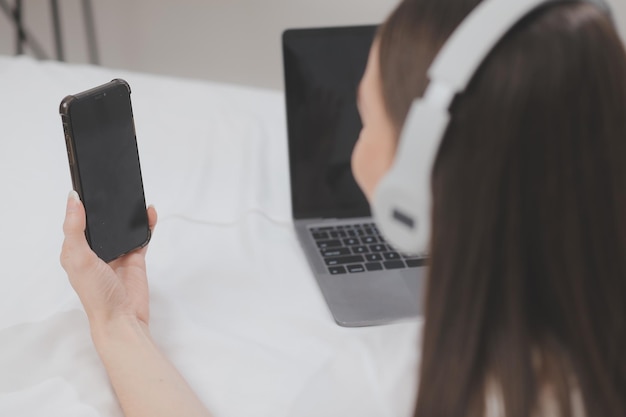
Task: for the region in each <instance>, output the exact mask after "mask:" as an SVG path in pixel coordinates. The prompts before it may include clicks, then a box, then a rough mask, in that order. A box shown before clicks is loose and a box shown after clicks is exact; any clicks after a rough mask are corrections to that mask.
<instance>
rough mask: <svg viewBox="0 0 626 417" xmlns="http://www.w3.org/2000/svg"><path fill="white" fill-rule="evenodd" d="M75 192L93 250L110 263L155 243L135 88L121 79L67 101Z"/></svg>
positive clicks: (64, 104) (67, 140) (67, 139)
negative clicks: (133, 96)
mask: <svg viewBox="0 0 626 417" xmlns="http://www.w3.org/2000/svg"><path fill="white" fill-rule="evenodd" d="M59 112H60V113H61V119H62V121H63V131H64V133H65V145H66V148H67V156H68V159H69V165H70V172H71V175H72V184H73V187H74V190H76V192H77V193H78V195H79V196H80V199H81V200H82V202H83V204H84V206H85V211H86V214H87V227H86V230H85V234H86V237H87V241H88V242H89V245H90V246H91V249H93V251H94V252H95V253H96V254H97V255H98V256H99V257H100V258H101V259H102V260H104V261H105V262H110V261H112V260H114V259H116V258H118V257H120V256H122V255H124V254H126V253H129V252H131V251H133V250H135V249H137V248H140V247H143V246H145V245H147V244H148V242H149V241H150V227H149V225H148V215H147V211H146V201H145V196H144V188H143V180H142V177H141V166H140V164H139V151H138V149H137V138H136V135H135V123H134V121H133V111H132V107H131V102H130V86H129V85H128V83H127V82H126V81H124V80H121V79H115V80H113V81H111V82H109V83H106V84H103V85H101V86H98V87H95V88H92V89H90V90H87V91H84V92H82V93H79V94H75V95H70V96H67V97H65V98H64V99H63V100H62V101H61V105H60V110H59Z"/></svg>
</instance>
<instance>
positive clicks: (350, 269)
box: [348, 264, 365, 274]
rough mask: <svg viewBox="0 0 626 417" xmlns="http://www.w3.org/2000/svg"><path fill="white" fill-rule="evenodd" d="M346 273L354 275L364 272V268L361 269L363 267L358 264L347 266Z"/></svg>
mask: <svg viewBox="0 0 626 417" xmlns="http://www.w3.org/2000/svg"><path fill="white" fill-rule="evenodd" d="M348 272H350V273H351V274H355V273H357V272H365V268H364V267H363V265H360V264H356V265H348Z"/></svg>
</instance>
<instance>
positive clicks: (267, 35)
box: [0, 0, 626, 89]
mask: <svg viewBox="0 0 626 417" xmlns="http://www.w3.org/2000/svg"><path fill="white" fill-rule="evenodd" d="M397 1H398V0H92V2H93V4H94V13H95V18H96V29H97V35H98V44H99V48H100V57H101V61H102V64H103V65H106V66H108V67H113V68H125V69H131V70H137V71H143V72H152V73H158V74H171V75H176V76H184V77H194V78H204V79H210V80H216V81H224V82H232V83H239V84H245V85H253V86H260V87H268V88H275V89H281V88H282V67H281V53H280V35H281V33H282V31H283V30H284V29H286V28H288V27H305V26H330V25H347V24H363V23H379V22H381V21H382V20H383V19H384V18H385V16H386V15H387V14H388V12H389V11H390V10H391V9H392V8H393V7H394V6H395V4H396V3H397ZM609 1H610V2H612V3H613V6H614V8H615V12H616V14H617V15H618V16H619V18H618V20H619V22H620V25H621V27H622V29H623V30H622V33H626V1H625V0H609ZM9 2H11V1H10V0H9ZM59 3H60V5H61V9H62V21H63V24H64V26H65V27H64V29H65V32H64V35H65V36H64V41H65V44H66V49H67V51H66V55H67V58H68V60H69V61H72V62H86V61H87V52H86V46H85V40H84V30H83V26H82V17H81V13H80V10H81V9H80V3H81V2H80V1H79V0H59ZM24 7H25V11H24V13H25V21H26V24H27V27H28V28H29V29H30V30H31V31H32V32H33V33H34V34H35V35H36V37H37V38H38V40H39V41H40V42H41V43H42V44H43V46H44V47H45V48H46V50H47V51H49V53H50V54H52V53H53V51H54V49H53V42H52V25H51V23H50V20H51V19H50V11H49V9H48V8H49V2H48V1H41V0H39V1H25V2H24ZM11 29H12V27H11V25H10V24H9V21H8V20H7V19H6V18H5V17H4V16H3V15H0V54H12V53H13V51H14V42H15V40H14V34H13V31H12V30H11Z"/></svg>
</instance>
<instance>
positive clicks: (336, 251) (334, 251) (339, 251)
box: [322, 248, 352, 257]
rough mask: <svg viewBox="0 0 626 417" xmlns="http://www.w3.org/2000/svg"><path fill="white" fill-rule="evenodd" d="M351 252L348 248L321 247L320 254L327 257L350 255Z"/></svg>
mask: <svg viewBox="0 0 626 417" xmlns="http://www.w3.org/2000/svg"><path fill="white" fill-rule="evenodd" d="M351 254H352V252H350V249H349V248H328V249H322V256H324V257H328V256H344V255H351Z"/></svg>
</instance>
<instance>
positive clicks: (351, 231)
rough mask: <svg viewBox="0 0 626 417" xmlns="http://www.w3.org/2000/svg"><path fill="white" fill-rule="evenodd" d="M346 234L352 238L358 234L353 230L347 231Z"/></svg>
mask: <svg viewBox="0 0 626 417" xmlns="http://www.w3.org/2000/svg"><path fill="white" fill-rule="evenodd" d="M346 234H347V235H348V236H350V237H356V232H355V231H354V230H353V229H349V230H346Z"/></svg>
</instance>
